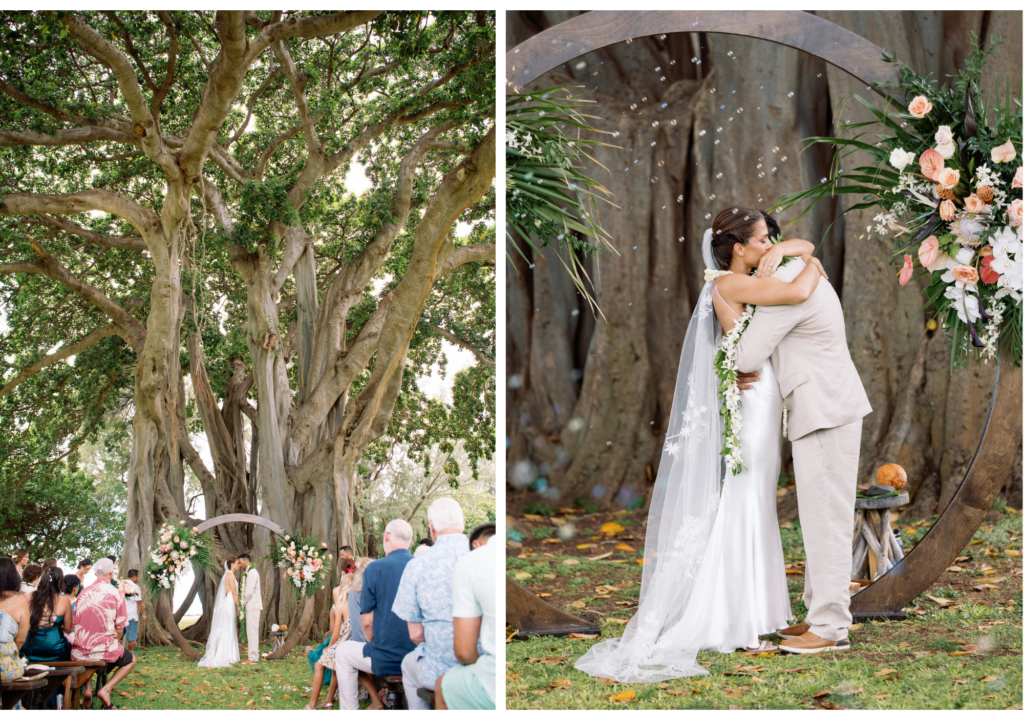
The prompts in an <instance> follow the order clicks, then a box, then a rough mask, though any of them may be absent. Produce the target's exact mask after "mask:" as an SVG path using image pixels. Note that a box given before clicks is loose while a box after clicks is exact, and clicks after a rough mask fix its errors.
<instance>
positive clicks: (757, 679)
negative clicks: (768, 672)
mask: <svg viewBox="0 0 1024 717" xmlns="http://www.w3.org/2000/svg"><path fill="white" fill-rule="evenodd" d="M750 679H751V680H753V681H754V682H756V683H757V684H759V685H767V684H768V681H767V680H762V679H761V678H760V677H757V676H756V675H754V676H752V677H751V678H750Z"/></svg>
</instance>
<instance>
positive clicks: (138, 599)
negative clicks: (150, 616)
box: [121, 568, 146, 652]
mask: <svg viewBox="0 0 1024 717" xmlns="http://www.w3.org/2000/svg"><path fill="white" fill-rule="evenodd" d="M121 589H122V592H124V600H125V607H126V608H127V611H128V626H127V627H126V628H125V631H124V639H125V641H126V642H127V643H128V649H129V650H131V651H132V652H134V651H135V641H136V640H138V639H139V619H140V618H141V619H142V620H145V619H146V607H145V606H144V605H143V604H142V586H141V585H139V571H138V570H135V569H134V568H133V569H131V570H129V571H128V579H127V580H122V581H121Z"/></svg>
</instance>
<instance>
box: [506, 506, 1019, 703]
mask: <svg viewBox="0 0 1024 717" xmlns="http://www.w3.org/2000/svg"><path fill="white" fill-rule="evenodd" d="M645 521H646V511H645V510H637V511H622V512H617V513H592V514H586V513H584V512H582V511H578V512H563V513H561V514H559V515H554V516H540V515H533V516H532V517H531V516H524V517H523V518H522V519H517V521H516V528H515V530H516V531H517V532H518V535H515V534H514V533H513V536H514V537H522V540H521V541H516V542H510V543H509V546H508V551H507V554H508V556H509V557H508V560H507V565H506V569H507V571H508V574H509V575H510V576H511V577H513V578H515V579H516V580H518V581H519V582H520V583H521V584H522V585H523V586H524V587H526V588H527V589H528V590H532V591H534V592H535V593H536V594H538V595H540V596H541V597H543V598H544V599H545V600H547V601H548V602H550V603H552V604H554V605H556V606H557V607H559V608H561V609H563V610H565V611H566V612H571V613H574V614H577V615H580V616H581V617H584V618H586V619H588V620H591V621H600V623H601V629H602V637H601V638H599V639H604V638H609V637H617V636H619V635H621V634H622V630H623V627H624V625H625V623H626V621H627V620H628V618H629V617H630V616H631V615H632V614H633V613H634V612H635V611H636V606H637V599H638V596H639V593H640V578H641V570H642V568H641V565H640V560H641V559H642V555H643V541H644V534H645V530H646V524H645ZM932 522H933V521H917V522H914V523H902V524H901V523H897V525H898V526H899V527H900V528H901V529H902V532H903V534H904V540H905V542H907V543H909V544H911V545H912V544H914V543H916V542H917V541H919V540H920V539H921V538H922V537H923V536H924V535H925V534H926V533H927V531H928V528H929V527H930V525H931V524H932ZM608 523H614V524H615V525H617V526H619V527H621V528H622V530H618V531H617V532H611V533H609V532H602V530H601V528H602V526H606V525H607V524H608ZM606 529H609V528H606ZM610 530H617V529H616V528H615V527H614V526H613V527H611V528H610ZM510 533H511V531H510ZM782 535H783V547H784V549H785V553H786V564H787V572H788V573H790V575H789V577H790V581H789V586H790V599H791V600H792V603H793V612H794V614H795V616H796V618H797V619H798V620H799V619H802V618H803V616H804V614H805V612H806V610H805V608H804V605H803V602H802V600H801V595H802V592H803V577H802V568H803V562H804V559H805V556H804V554H803V542H802V538H801V536H800V528H799V525H791V524H788V523H787V524H784V525H783V528H782ZM1020 541H1021V518H1020V517H1019V516H1016V515H1014V514H1013V512H1012V511H1011V510H1009V509H1002V514H1001V518H1000V519H999V520H998V521H994V522H991V523H986V524H985V525H983V526H982V528H981V529H980V530H979V531H978V534H977V535H976V536H975V539H974V540H973V541H972V542H971V545H969V546H968V547H967V548H966V549H965V550H964V552H963V553H962V555H961V556H960V557H959V558H958V559H957V562H956V563H955V564H954V565H953V566H951V568H950V569H949V570H947V571H946V572H945V573H944V574H943V577H942V578H941V579H940V580H939V581H938V582H937V583H936V584H935V585H933V586H932V588H931V589H930V590H928V591H927V592H926V593H925V595H923V596H921V597H919V598H918V599H917V600H915V601H914V603H912V604H911V605H910V606H909V607H908V608H907V610H906V612H907V615H908V619H907V620H905V621H903V622H892V623H878V622H872V623H864V624H859V625H854V626H853V627H852V628H851V633H850V638H851V642H852V645H853V648H852V649H851V650H850V651H848V652H839V653H823V654H822V655H806V656H803V655H801V656H796V655H775V656H762V657H755V656H743V655H741V654H740V653H734V654H729V655H725V654H721V653H714V652H703V653H701V656H700V658H699V659H700V663H701V664H702V665H703V666H704V667H705V668H706V669H707V670H708V673H709V674H707V675H701V676H697V677H693V678H687V679H681V680H674V681H672V682H667V683H661V684H651V685H620V684H615V683H612V682H608V681H603V680H599V679H594V678H592V677H590V676H589V675H587V674H586V673H583V672H579V671H577V670H574V669H573V668H572V665H573V663H574V662H575V661H576V659H577V658H578V657H579V656H580V655H582V654H583V653H584V652H586V651H587V649H588V648H589V647H590V646H591V645H592V644H594V642H593V641H592V640H584V639H578V640H577V639H568V638H530V639H529V640H512V641H511V642H509V643H508V644H507V645H506V650H507V654H506V660H507V662H506V680H507V682H506V685H507V686H506V707H507V708H508V709H612V708H619V709H728V708H731V707H735V708H743V709H812V708H817V709H822V708H824V709H1007V708H1010V709H1020V708H1021V702H1022V699H1021V694H1022V689H1024V685H1022V667H1021V604H1020V603H1021V559H1020V547H1021V542H1020ZM1007 553H1009V554H1007ZM975 586H979V587H981V586H984V587H982V588H981V589H976V587H975ZM770 639H772V640H773V641H775V642H777V641H778V638H777V637H774V636H773V637H772V638H770ZM613 697H616V698H617V699H612V698H613Z"/></svg>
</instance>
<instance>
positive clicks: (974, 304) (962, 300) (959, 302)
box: [945, 282, 981, 323]
mask: <svg viewBox="0 0 1024 717" xmlns="http://www.w3.org/2000/svg"><path fill="white" fill-rule="evenodd" d="M966 288H967V290H965V287H964V285H963V284H960V283H959V282H957V283H955V284H953V285H952V286H949V287H946V293H945V297H946V298H947V299H949V300H950V301H951V302H952V305H953V307H954V308H955V309H956V315H957V316H958V317H959V318H960V320H961V321H963V322H964V323H967V320H968V317H969V318H970V320H971V321H972V322H974V321H977V320H978V319H980V318H981V311H980V310H979V308H978V297H977V296H975V295H973V294H972V293H970V291H969V290H970V289H973V288H974V287H973V286H972V287H966ZM965 312H966V313H965Z"/></svg>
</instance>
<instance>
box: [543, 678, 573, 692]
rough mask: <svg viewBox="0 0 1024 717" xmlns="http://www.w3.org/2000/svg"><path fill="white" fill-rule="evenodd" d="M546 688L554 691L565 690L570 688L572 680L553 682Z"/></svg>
mask: <svg viewBox="0 0 1024 717" xmlns="http://www.w3.org/2000/svg"><path fill="white" fill-rule="evenodd" d="M548 687H553V688H555V689H562V690H567V689H569V688H570V687H572V680H555V681H554V682H552V683H551V684H550V685H548Z"/></svg>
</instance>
